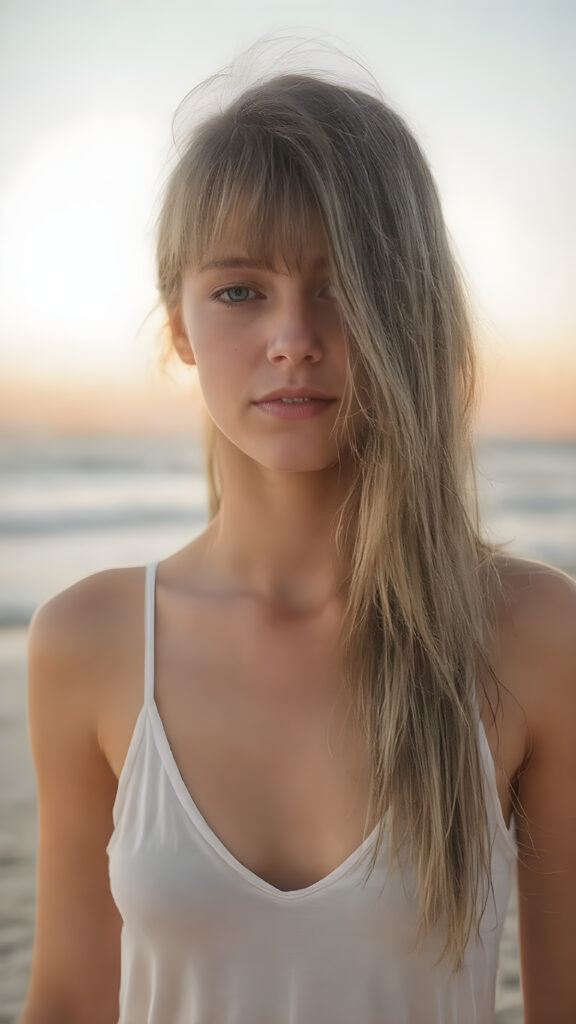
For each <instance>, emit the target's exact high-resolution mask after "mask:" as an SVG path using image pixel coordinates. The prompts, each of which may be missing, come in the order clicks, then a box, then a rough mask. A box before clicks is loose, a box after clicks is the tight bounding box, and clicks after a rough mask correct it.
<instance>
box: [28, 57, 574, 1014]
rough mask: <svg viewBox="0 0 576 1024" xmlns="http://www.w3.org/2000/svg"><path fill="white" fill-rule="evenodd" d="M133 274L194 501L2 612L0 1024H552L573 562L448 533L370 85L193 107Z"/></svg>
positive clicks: (567, 783)
mask: <svg viewBox="0 0 576 1024" xmlns="http://www.w3.org/2000/svg"><path fill="white" fill-rule="evenodd" d="M157 266H158V285H159V291H160V296H161V299H162V302H163V304H164V306H165V309H166V313H167V318H168V323H169V327H170V334H171V338H172V340H173V344H174V346H175V348H176V350H177V353H178V355H179V356H180V358H181V359H182V360H183V361H184V362H185V363H188V364H190V365H194V366H195V367H196V368H197V373H198V377H199V382H200V386H201V390H202V393H203V397H204V401H205V405H206V409H207V413H208V418H209V424H210V431H209V437H208V439H207V446H208V447H207V454H208V479H209V483H210V495H211V499H210V519H209V523H208V525H207V527H206V529H205V530H204V532H203V533H201V534H200V536H197V537H195V538H194V539H193V540H192V541H191V542H190V543H189V544H188V545H187V546H186V547H185V548H183V549H182V550H181V551H178V552H177V553H176V554H174V555H173V556H171V557H169V558H166V559H164V560H162V561H161V562H160V563H159V564H158V565H154V564H152V565H149V566H147V567H142V568H119V569H115V570H113V571H107V572H103V573H99V574H97V575H95V576H91V577H90V578H88V579H85V580H83V581H81V582H80V583H78V584H77V585H75V586H73V587H71V588H70V589H69V590H67V591H65V592H64V593H62V594H60V595H58V596H57V597H56V598H54V599H53V600H51V601H49V602H48V603H47V604H46V605H44V606H43V607H42V609H41V610H40V611H39V612H38V613H37V614H36V616H35V618H34V621H33V625H32V629H31V634H30V661H29V664H30V680H29V718H30V734H31V744H32V749H33V754H34V759H35V764H36V771H37V780H38V808H39V849H38V887H37V922H36V937H35V948H34V958H33V966H32V972H31V979H30V986H29V992H28V997H27V1001H26V1006H25V1009H24V1011H23V1016H22V1018H21V1020H22V1024H33V1022H34V1024H48V1022H50V1024H52V1022H55V1024H56V1022H57V1024H115V1022H116V1021H120V1022H121V1024H146V1022H147V1024H288V1022H290V1024H383V1022H387V1024H388V1022H390V1024H403V1022H406V1024H408V1022H410V1024H449V1022H453V1024H473V1022H478V1024H488V1022H489V1021H491V1020H492V1016H493V1008H494V986H495V974H496V968H497V961H498V944H499V938H500V933H501V928H502V922H503V918H504V915H505V911H506V905H507V900H508V895H509V890H510V885H511V882H512V877H513V874H514V869H515V866H516V865H517V872H518V881H519V890H520V943H521V957H522V984H523V991H524V1003H525V1021H526V1024H544V1022H546V1024H569V1022H571V1024H572V1022H573V1021H574V1020H575V1019H576V970H575V969H574V965H575V964H576V938H575V918H576V870H575V868H576V743H575V742H574V739H575V723H576V586H575V584H574V582H573V581H572V580H571V579H570V578H569V577H568V576H566V575H565V574H564V573H562V572H561V571H559V570H557V569H555V568H552V567H550V566H547V565H544V564H542V563H535V562H531V561H527V560H524V559H519V558H514V557H510V556H508V555H506V553H505V552H504V551H503V550H501V549H499V548H498V547H497V546H496V545H493V544H491V543H489V542H487V541H486V540H485V539H483V538H482V535H481V531H480V527H479V525H478V520H477V511H476V504H475V498H474V477H473V462H472V435H471V414H472V411H473V400H474V384H475V371H474V348H473V343H472V339H471V331H470V327H469V322H468V318H467V312H466V307H465V301H464V298H463V289H462V286H461V283H460V280H459V277H458V273H457V269H456V266H455V262H454V259H453V257H452V255H451V252H450V248H449V243H448V240H447V233H446V228H445V226H444V223H443V219H442V214H441V209H440V203H439V199H438V195H437V191H436V188H435V186H434V183H433V180H432V178H431V174H430V171H429V169H428V166H427V163H426V161H425V159H424V157H423V155H422V153H421V151H420V149H419V147H418V145H417V143H416V141H415V140H414V138H413V137H412V135H411V133H410V132H409V130H408V129H407V127H406V125H405V124H404V122H403V121H402V119H401V118H400V117H399V116H398V115H397V114H396V113H394V112H393V111H392V110H391V109H389V107H388V106H387V105H385V104H384V103H383V102H382V101H381V99H379V98H378V97H377V96H373V95H370V94H369V93H368V92H363V91H361V90H358V89H356V88H352V87H347V86H344V85H337V84H335V83H334V82H332V81H329V80H327V79H323V78H321V77H318V76H315V75H306V74H291V75H280V76H278V77H276V78H272V79H270V80H268V81H265V82H263V83H260V84H259V85H257V86H254V87H252V88H250V89H248V90H247V91H245V92H244V93H243V94H242V95H241V96H240V97H239V98H237V99H235V100H234V101H233V102H231V103H230V104H229V105H228V106H227V107H226V108H225V109H224V110H221V111H219V112H218V113H215V114H213V115H211V116H210V117H209V118H208V119H207V120H204V121H203V122H202V123H201V124H200V125H198V126H197V127H196V129H195V130H194V132H193V133H192V135H191V137H190V138H189V140H188V143H187V145H186V146H185V148H184V150H183V152H182V154H181V158H180V160H179V162H178V164H177V166H176V167H175V169H174V170H173V172H172V175H171V177H170V180H169V182H168V185H167V188H166V192H165V195H164V201H163V206H162V210H161V213H160V217H159V222H158V245H157Z"/></svg>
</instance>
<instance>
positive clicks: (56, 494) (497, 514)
mask: <svg viewBox="0 0 576 1024" xmlns="http://www.w3.org/2000/svg"><path fill="white" fill-rule="evenodd" d="M477 464H478V484H479V493H480V503H481V510H482V514H483V517H484V520H485V523H486V526H487V527H488V532H489V535H490V536H491V537H494V538H496V539H498V540H504V541H507V542H508V543H509V547H510V550H511V551H514V552H516V553H519V554H524V555H526V556H530V557H534V558H537V559H540V560H542V561H545V562H550V563H551V564H553V565H557V566H559V567H560V568H563V569H565V570H566V571H567V572H569V573H571V574H572V573H574V572H575V571H576V441H561V442H554V441H524V440H522V441H517V440H493V439H489V440H488V439H484V440H480V441H479V442H478V447H477ZM206 508H207V505H206V488H205V484H204V480H203V472H202V455H201V452H200V451H199V449H198V446H197V445H196V444H194V443H192V442H191V441H190V440H188V439H184V438H177V439H166V438H163V439H158V438H154V439H146V438H125V437H116V438H114V437H96V438H89V439H87V438H66V439H63V438H59V439H57V438H50V437H45V438H19V439H18V440H9V439H6V438H4V439H0V554H1V558H0V625H3V626H8V625H12V626H15V625H25V624H26V623H27V622H28V620H29V618H30V615H31V613H32V611H33V609H34V608H35V607H36V606H37V605H38V604H39V603H40V602H41V601H43V600H45V599H46V598H47V597H49V596H50V595H51V594H53V593H54V592H56V591H57V590H60V589H62V588H63V587H65V586H68V585H69V584H70V583H72V582H74V581H75V580H77V579H79V578H80V577H82V576H85V575H87V574H88V573H91V572H95V571H97V570H99V569H104V568H108V567H110V566H117V565H139V564H142V563H144V562H147V561H150V560H151V559H153V558H161V557H163V556H165V555H167V554H169V553H170V552H172V551H174V550H176V549H177V548H178V547H180V546H181V545H183V544H185V543H186V542H187V541H188V540H190V539H191V537H192V536H194V535H195V534H196V533H198V532H199V531H200V530H201V529H202V526H203V524H204V522H205V519H206Z"/></svg>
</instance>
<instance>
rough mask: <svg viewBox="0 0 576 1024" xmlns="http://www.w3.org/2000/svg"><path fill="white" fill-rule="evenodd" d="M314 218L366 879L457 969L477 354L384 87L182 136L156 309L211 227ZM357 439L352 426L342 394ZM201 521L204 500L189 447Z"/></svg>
mask: <svg viewBox="0 0 576 1024" xmlns="http://www.w3.org/2000/svg"><path fill="white" fill-rule="evenodd" d="M311 217H316V218H319V219H320V223H321V225H322V228H323V231H324V234H325V237H326V242H327V247H328V252H329V258H330V264H331V283H332V287H333V289H334V291H335V293H336V297H337V299H338V301H339V306H340V312H341V316H342V321H343V324H344V327H345V334H346V338H347V345H348V354H349V359H348V366H349V375H348V385H347V389H346V395H345V398H344V400H343V404H342V407H341V415H340V417H339V420H338V424H339V426H338V430H339V431H340V434H339V437H340V439H341V441H342V444H343V445H344V444H345V445H346V446H347V450H348V451H349V452H351V453H352V456H353V457H352V472H351V478H350V486H349V488H348V492H347V495H346V497H345V499H344V501H343V503H342V505H341V507H340V509H339V513H338V517H337V521H336V522H335V525H334V542H335V544H336V545H337V548H338V550H339V551H340V552H341V553H342V554H343V555H344V556H345V558H346V563H345V564H348V565H350V567H351V569H350V573H349V577H348V578H347V580H346V587H345V597H346V603H345V614H344V624H343V631H342V645H343V659H344V669H345V676H346V679H347V683H348V685H349V687H350V689H351V691H352V692H353V694H354V697H355V699H354V714H355V715H356V717H357V722H358V724H359V726H360V727H361V729H362V731H363V734H364V736H365V739H366V741H367V746H368V750H369V752H370V765H371V789H370V816H371V819H372V820H373V821H376V822H377V823H378V831H377V839H376V844H375V847H374V850H373V854H372V858H371V861H370V864H369V867H368V873H370V872H371V871H372V870H373V868H374V865H375V863H376V859H377V857H378V854H379V851H380V850H381V848H382V845H383V843H384V835H385V831H386V834H387V839H388V844H389V845H388V847H387V856H388V865H389V866H391V865H392V863H396V862H397V861H398V859H401V857H402V856H403V854H404V853H406V852H408V853H409V856H410V861H411V864H412V865H413V869H414V872H415V877H416V880H417V898H418V928H417V933H416V936H415V942H416V946H419V945H420V944H421V943H422V942H423V941H424V939H425V937H426V936H427V935H428V934H429V933H430V931H431V930H432V929H433V928H435V927H436V926H441V927H442V928H443V936H444V945H443V954H442V955H443V956H444V955H447V954H449V955H450V958H451V959H452V961H453V966H454V969H457V968H459V967H460V966H461V964H462V961H463V956H464V951H465V948H466V945H467V943H468V941H469V939H470V935H471V930H472V929H473V928H474V927H475V928H476V934H478V933H479V921H480V917H481V915H482V911H483V905H484V902H485V899H486V898H487V895H486V890H485V887H484V886H483V881H485V880H486V879H487V878H488V879H489V878H490V835H489V828H488V819H487V812H486V803H485V797H484V792H485V790H484V785H485V783H484V778H483V768H482V760H481V756H480V752H479V745H478V717H479V711H478V690H477V687H478V686H479V685H483V684H482V680H483V678H484V673H486V672H489V673H490V674H491V675H492V676H493V673H492V669H491V667H490V663H489V659H488V655H487V651H488V646H487V643H488V640H489V638H491V636H492V603H491V600H490V594H491V593H492V583H493V581H494V579H495V578H496V577H497V573H496V559H497V553H498V545H495V544H493V543H492V542H490V541H488V540H485V539H483V537H482V535H481V532H480V524H479V515H478V501H477V496H476V490H475V474H474V457H473V452H474V446H473V435H472V415H473V412H474V409H475V393H476V392H475V386H476V361H475V349H474V344H473V335H472V330H471V325H470V318H469V314H468V311H467V304H466V298H465V288H464V285H463V281H462V278H461V275H460V272H459V270H458V266H457V263H456V261H455V258H454V256H453V254H452V252H451V247H450V243H449V239H448V234H447V230H446V227H445V223H444V220H443V216H442V211H441V205H440V201H439V197H438V192H437V189H436V186H435V184H434V181H433V178H432V175H431V172H430V170H429V167H428V164H427V162H426V159H425V157H424V156H423V154H422V151H421V149H420V147H419V145H418V143H417V142H416V140H415V138H414V136H413V134H412V133H411V131H410V130H409V128H408V127H407V125H406V123H405V122H404V120H403V119H402V118H401V117H400V116H399V115H398V113H396V112H395V111H394V110H393V109H391V108H390V106H389V105H388V104H387V103H386V102H384V100H383V99H381V98H380V97H377V96H373V95H370V94H369V93H368V92H364V91H363V90H361V89H358V88H355V87H352V86H348V85H345V84H340V83H335V82H333V81H329V80H327V79H326V78H322V77H321V76H319V75H317V74H302V73H297V74H295V73H292V74H281V75H277V76H275V77H272V78H269V79H268V80H267V81H264V82H259V83H258V84H256V85H254V86H252V87H251V88H248V89H247V90H245V91H244V92H243V93H242V94H241V95H240V96H239V97H237V98H236V99H235V100H233V101H232V102H230V103H229V104H228V106H227V107H226V108H225V109H221V110H219V111H218V112H216V113H212V114H211V115H210V116H209V117H206V118H204V120H202V122H201V123H200V124H198V125H197V126H196V127H195V129H194V130H193V131H192V132H191V134H190V135H189V137H188V138H187V140H186V144H185V146H184V147H183V151H182V153H181V155H180V158H179V161H178V163H177V165H176V166H175V167H174V169H173V170H172V173H171V175H170V177H169V179H168V182H167V185H166V188H165V191H164V194H163V201H162V206H161V209H160V213H159V217H158V222H157V274H158V289H159V294H160V298H161V301H162V303H163V304H164V306H165V307H166V308H167V309H168V310H171V309H174V308H177V307H178V305H179V302H180V298H181V276H182V271H183V270H184V268H185V267H186V266H188V265H193V266H194V265H196V266H197V265H199V264H200V262H201V261H202V260H203V259H204V258H205V256H206V254H207V253H209V252H210V250H211V248H212V247H213V245H214V244H215V243H216V242H217V241H218V239H220V238H222V237H224V235H225V234H226V232H227V230H229V226H230V224H231V223H232V224H234V225H235V226H236V229H237V232H238V233H239V237H241V238H242V241H243V243H244V246H245V249H246V251H247V253H248V254H249V255H257V256H258V257H259V258H260V259H264V260H265V261H269V263H270V265H271V266H272V265H273V262H274V260H275V258H277V256H278V255H279V254H280V255H283V256H284V258H285V259H286V261H293V260H294V259H296V260H297V259H299V254H301V253H302V251H303V249H304V248H305V246H306V241H307V238H308V236H309V227H310V219H311ZM353 397H354V398H355V400H356V403H358V405H359V407H360V409H361V418H362V429H361V430H360V431H359V430H357V429H354V430H353V429H352V427H351V416H350V409H351V402H352V398H353ZM207 472H208V484H209V490H210V515H211V516H214V515H216V513H217V511H218V508H219V504H220V501H221V484H220V479H219V474H218V437H217V430H216V428H214V427H213V426H212V427H211V428H210V430H209V433H208V437H207Z"/></svg>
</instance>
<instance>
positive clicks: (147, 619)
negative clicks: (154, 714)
mask: <svg viewBox="0 0 576 1024" xmlns="http://www.w3.org/2000/svg"><path fill="white" fill-rule="evenodd" d="M157 566H158V562H149V564H148V565H147V566H146V583H145V588H146V590H145V597H144V702H145V704H151V703H152V702H153V700H154V619H155V615H154V610H155V608H154V606H155V603H156V602H155V597H156V569H157Z"/></svg>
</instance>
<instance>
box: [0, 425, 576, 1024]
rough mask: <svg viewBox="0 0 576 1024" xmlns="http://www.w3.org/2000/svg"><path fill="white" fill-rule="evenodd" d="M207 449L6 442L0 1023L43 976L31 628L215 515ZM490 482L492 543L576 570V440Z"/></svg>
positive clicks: (0, 452)
mask: <svg viewBox="0 0 576 1024" xmlns="http://www.w3.org/2000/svg"><path fill="white" fill-rule="evenodd" d="M201 461H202V460H201V455H200V453H199V451H198V449H197V448H193V447H192V446H191V445H190V443H189V442H187V441H185V440H183V439H181V438H179V439H176V440H168V439H163V440H158V439H156V440H153V439H149V440H148V441H146V440H145V439H142V438H138V439H131V438H128V439H127V438H104V439H84V440H82V439H72V440H71V439H54V438H52V439H50V438H36V439H34V438H32V439H30V438H28V439H22V440H20V441H19V442H14V441H10V442H9V441H8V440H3V441H2V440H1V439H0V469H1V470H2V487H3V500H2V506H1V510H0V545H1V558H0V566H1V570H0V740H1V742H0V823H1V824H0V864H1V868H2V870H1V874H0V950H1V960H0V1024H12V1022H13V1021H15V1020H17V1017H18V1013H19V1010H20V1008H21V1005H22V1002H23V999H24V995H25V991H26V986H27V981H28V972H29V968H30V956H31V946H32V938H33V925H34V868H35V851H36V802H35V782H34V773H33V768H32V763H31V757H30V752H29V746H28V735H27V725H26V686H25V647H26V626H27V623H28V621H29V618H30V615H31V613H32V611H33V609H34V608H35V607H37V605H38V604H39V603H41V602H42V601H43V600H45V599H46V598H47V597H49V596H50V595H51V594H53V593H55V592H56V591H58V590H60V589H62V588H63V587H64V586H67V585H69V584H70V583H72V582H73V581H74V580H76V579H79V578H80V577H82V576H84V575H86V574H88V573H89V572H94V571H97V570H99V569H103V568H108V567H110V566H114V565H135V564H143V563H144V562H146V561H150V560H152V559H155V558H161V557H163V556H164V555H167V554H169V553H170V552H171V551H173V550H175V549H176V548H178V547H180V546H181V545H182V544H184V543H186V541H187V540H189V539H190V538H191V536H193V535H194V534H195V533H196V532H198V531H199V530H200V529H201V528H202V525H203V523H204V522H205V519H206V491H205V486H204V482H203V479H202V473H201ZM479 488H480V493H481V504H482V509H483V514H484V516H485V518H486V521H487V522H488V524H489V526H490V532H491V535H492V536H493V537H494V538H496V539H500V540H506V541H508V542H509V544H510V549H511V550H513V551H515V552H518V553H521V554H524V555H526V556H529V557H535V558H539V559H541V560H543V561H547V562H550V563H552V564H554V565H557V566H558V567H559V568H562V569H564V570H565V571H566V572H568V573H569V574H570V575H576V539H575V536H574V534H575V531H574V528H573V527H574V521H575V515H576V445H575V444H574V443H570V442H560V443H554V442H509V441H496V440H495V441H493V442H486V443H485V444H484V445H483V446H481V450H479ZM494 1019H495V1021H498V1022H499V1024H504V1022H505V1024H518V1022H520V1021H522V1008H521V994H520V971H519V960H518V943H517V910H516V895H515V892H514V891H513V895H512V898H511V902H510V907H509V911H508V916H507V919H506V922H505V926H504V933H503V938H502V943H501V955H500V967H499V975H498V990H497V1001H496V1015H495V1018H494Z"/></svg>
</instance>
